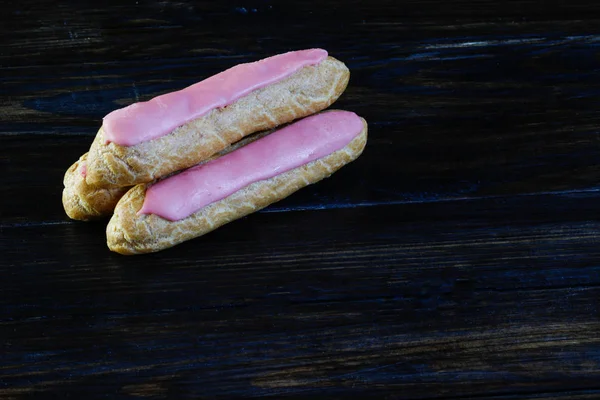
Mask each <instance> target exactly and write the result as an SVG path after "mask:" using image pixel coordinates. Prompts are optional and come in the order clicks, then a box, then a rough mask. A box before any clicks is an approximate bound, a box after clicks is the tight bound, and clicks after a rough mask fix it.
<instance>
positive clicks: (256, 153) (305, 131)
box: [106, 110, 367, 255]
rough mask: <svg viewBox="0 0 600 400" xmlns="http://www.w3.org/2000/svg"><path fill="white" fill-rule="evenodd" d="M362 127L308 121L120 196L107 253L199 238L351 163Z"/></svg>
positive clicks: (341, 114)
mask: <svg viewBox="0 0 600 400" xmlns="http://www.w3.org/2000/svg"><path fill="white" fill-rule="evenodd" d="M366 142H367V123H366V121H365V120H364V119H362V118H360V117H359V116H357V115H356V114H354V113H352V112H348V111H337V110H335V111H326V112H323V113H320V114H316V115H312V116H310V117H307V118H304V119H302V120H300V121H297V122H295V123H293V124H290V125H287V126H285V127H283V128H281V129H278V130H275V131H274V132H272V133H270V134H269V135H267V136H265V137H262V138H260V139H259V140H256V141H254V142H252V143H250V144H248V145H246V146H243V147H241V148H239V149H237V150H235V151H232V152H230V153H228V154H226V155H224V156H221V157H218V158H215V159H213V160H211V161H209V162H206V163H203V164H201V165H198V166H195V167H193V168H190V169H188V170H185V171H183V172H181V173H179V174H176V175H172V176H170V177H168V178H166V179H163V180H161V181H158V182H157V183H154V184H140V185H137V186H135V187H133V188H132V189H131V190H130V191H129V192H127V193H126V194H125V196H123V198H122V199H121V200H120V201H119V203H118V204H117V206H116V208H115V212H114V214H113V216H112V218H111V220H110V222H109V223H108V226H107V229H106V235H107V244H108V247H109V248H110V250H112V251H115V252H117V253H121V254H127V255H129V254H141V253H151V252H156V251H159V250H163V249H166V248H169V247H172V246H175V245H177V244H179V243H181V242H184V241H186V240H189V239H192V238H195V237H198V236H201V235H204V234H206V233H208V232H210V231H212V230H214V229H217V228H218V227H220V226H222V225H224V224H227V223H228V222H231V221H234V220H236V219H238V218H241V217H243V216H246V215H248V214H250V213H253V212H255V211H257V210H260V209H262V208H264V207H266V206H268V205H270V204H272V203H274V202H277V201H279V200H281V199H283V198H285V197H287V196H289V195H290V194H292V193H294V192H295V191H297V190H299V189H301V188H303V187H305V186H307V185H310V184H312V183H315V182H318V181H320V180H321V179H324V178H326V177H328V176H330V175H331V174H332V173H334V172H335V171H337V170H338V169H340V168H341V167H343V166H344V165H346V164H347V163H349V162H351V161H353V160H355V159H356V158H357V157H358V156H359V155H360V154H361V153H362V151H363V149H364V147H365V145H366Z"/></svg>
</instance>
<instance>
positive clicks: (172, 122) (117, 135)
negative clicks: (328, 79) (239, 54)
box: [102, 49, 327, 146]
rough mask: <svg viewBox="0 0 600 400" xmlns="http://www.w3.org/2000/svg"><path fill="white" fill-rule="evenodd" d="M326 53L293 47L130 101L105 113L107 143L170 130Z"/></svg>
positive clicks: (123, 142)
mask: <svg viewBox="0 0 600 400" xmlns="http://www.w3.org/2000/svg"><path fill="white" fill-rule="evenodd" d="M325 58H327V51H325V50H322V49H310V50H299V51H292V52H289V53H284V54H279V55H276V56H273V57H269V58H265V59H263V60H260V61H256V62H253V63H247V64H239V65H236V66H235V67H233V68H230V69H228V70H225V71H223V72H221V73H219V74H217V75H214V76H211V77H210V78H208V79H205V80H203V81H201V82H198V83H196V84H194V85H191V86H188V87H187V88H185V89H182V90H179V91H177V92H171V93H167V94H164V95H161V96H157V97H155V98H153V99H151V100H149V101H146V102H140V103H134V104H131V105H129V106H127V107H125V108H121V109H118V110H115V111H113V112H111V113H110V114H108V115H107V116H106V117H104V120H103V124H102V128H103V130H104V137H105V138H106V143H110V142H114V143H116V144H119V145H121V146H133V145H136V144H138V143H142V142H145V141H148V140H152V139H155V138H158V137H161V136H164V135H167V134H169V133H171V132H172V131H173V130H174V129H175V128H177V127H178V126H181V125H183V124H185V123H186V122H189V121H191V120H193V119H196V118H199V117H201V116H202V115H205V114H206V113H208V112H209V111H211V110H213V109H215V108H219V107H224V106H227V105H229V104H231V103H233V102H234V101H236V100H237V99H239V98H241V97H243V96H245V95H247V94H248V93H250V92H252V91H253V90H257V89H260V88H263V87H265V86H268V85H270V84H272V83H274V82H277V81H280V80H282V79H284V78H287V77H288V76H290V75H292V74H293V73H295V72H296V71H298V70H300V69H301V68H303V67H305V66H308V65H315V64H318V63H320V62H321V61H323V60H324V59H325Z"/></svg>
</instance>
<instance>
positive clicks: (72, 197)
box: [62, 131, 271, 221]
mask: <svg viewBox="0 0 600 400" xmlns="http://www.w3.org/2000/svg"><path fill="white" fill-rule="evenodd" d="M270 132H271V131H264V132H258V133H255V134H253V135H251V136H246V137H245V138H244V139H242V140H240V141H239V142H236V143H234V144H232V145H231V146H229V147H227V148H226V149H224V150H222V151H220V152H218V153H217V154H214V155H213V156H211V157H209V158H208V159H206V160H205V161H203V162H208V161H210V160H212V159H214V158H217V157H221V156H223V155H225V154H227V153H229V152H231V151H233V150H235V149H237V148H240V147H242V146H245V145H246V144H248V143H251V142H253V141H255V140H258V139H260V138H261V137H263V136H266V135H268V134H269V133H270ZM87 157H88V153H85V154H84V155H82V156H81V157H80V158H79V160H77V161H76V162H75V163H74V164H73V165H71V166H70V167H69V169H68V170H67V172H66V173H65V177H64V180H63V184H64V186H65V187H64V189H63V193H62V202H63V207H64V209H65V212H66V213H67V215H68V216H69V218H72V219H76V220H80V221H91V220H94V219H100V218H106V217H109V216H111V215H112V213H113V211H114V209H115V206H116V205H117V203H118V201H119V200H120V199H121V197H123V195H124V194H125V193H127V191H128V190H129V189H131V186H106V187H102V186H93V185H88V184H87V182H86V180H85V178H84V176H83V175H82V174H81V171H80V167H81V165H82V164H84V163H87ZM200 164H202V163H200ZM88 172H89V170H88Z"/></svg>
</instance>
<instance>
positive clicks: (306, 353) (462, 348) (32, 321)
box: [0, 0, 600, 399]
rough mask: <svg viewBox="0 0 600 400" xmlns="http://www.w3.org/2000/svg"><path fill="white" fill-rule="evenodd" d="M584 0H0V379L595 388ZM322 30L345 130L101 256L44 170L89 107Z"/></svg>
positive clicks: (594, 43)
mask: <svg viewBox="0 0 600 400" xmlns="http://www.w3.org/2000/svg"><path fill="white" fill-rule="evenodd" d="M599 17H600V4H599V3H596V2H591V1H570V2H563V3H562V4H558V5H552V6H550V4H549V2H541V1H534V0H528V1H518V2H516V1H509V2H498V1H491V0H480V1H474V0H473V1H453V2H442V1H439V0H425V1H418V2H417V1H410V0H402V1H392V0H375V1H370V2H362V1H356V0H351V1H349V2H344V3H341V2H313V1H303V2H297V3H296V4H292V3H291V2H286V4H284V3H282V2H269V1H239V2H235V3H230V2H204V1H200V2H191V1H178V2H157V1H146V2H144V1H139V2H138V1H106V2H102V4H99V3H98V2H90V1H83V2H75V1H67V2H61V3H60V4H57V3H55V2H50V1H47V0H30V1H28V2H19V3H18V2H10V3H8V4H3V6H2V13H0V21H1V22H2V23H1V24H0V29H1V32H2V35H1V39H0V93H1V96H0V107H1V110H2V111H1V112H2V118H1V120H0V173H1V174H2V177H3V178H2V185H0V199H2V200H1V203H2V207H1V208H0V210H1V215H0V254H1V257H0V276H2V278H3V279H2V282H1V283H0V338H2V340H1V341H0V398H9V399H26V398H37V397H41V398H66V397H71V398H111V399H112V398H114V399H133V398H140V397H142V398H143V397H154V398H165V397H167V398H214V397H223V398H232V397H267V396H270V397H275V398H278V397H284V396H285V397H289V398H315V397H316V398H321V397H329V398H354V397H358V398H390V399H395V398H398V399H400V398H402V399H408V398H410V399H459V398H461V399H466V398H485V399H568V398H569V399H570V398H573V399H594V398H598V397H600V392H599V391H600V384H599V382H600V367H599V366H600V335H599V334H598V332H599V331H600V330H599V329H600V312H599V310H598V299H599V298H600V292H599V288H600V267H599V265H600V263H599V260H600V253H599V250H598V242H599V233H598V232H600V230H599V225H598V218H597V217H596V216H597V215H598V212H599V207H600V206H599V205H598V204H600V202H599V200H600V197H599V196H600V195H599V193H600V192H599V190H598V188H599V187H598V178H599V176H600V171H599V169H598V160H600V145H599V144H600V131H599V130H598V125H599V122H600V121H599V120H600V114H599V113H598V111H597V110H598V99H599V96H598V94H599V92H598V82H599V78H600V76H599V68H598V51H599V47H598V44H599V43H600V41H599V37H600V36H599V32H598V29H597V26H598V20H599ZM313 46H321V47H325V48H327V49H328V50H329V51H330V52H331V54H332V55H334V56H336V57H338V58H340V59H342V60H343V61H345V62H346V63H347V64H348V66H349V67H350V69H351V71H352V78H351V83H350V86H349V88H348V90H347V91H346V93H345V94H344V96H343V97H342V98H341V99H340V101H339V102H338V103H336V107H339V108H345V109H351V110H353V111H356V112H357V113H359V114H361V115H363V116H364V117H365V118H367V120H368V121H369V124H370V139H369V144H368V147H367V149H366V151H365V153H364V154H363V156H361V158H360V159H359V160H358V161H356V162H355V163H353V164H351V165H349V166H347V167H345V168H344V169H342V170H341V171H340V172H338V173H336V174H335V176H334V177H332V178H331V179H328V180H325V181H323V182H321V183H319V184H318V185H314V186H313V187H310V188H307V189H304V190H303V191H301V192H298V193H297V194H295V195H294V196H292V197H290V198H288V199H286V200H284V201H282V202H280V203H278V204H276V205H274V206H272V207H270V208H268V209H266V210H264V212H261V213H257V214H255V215H252V216H249V217H247V218H244V219H243V220H241V221H238V222H236V223H234V224H230V225H228V226H225V227H223V228H221V229H219V230H218V231H216V232H213V233H211V234H210V235H207V236H205V237H203V238H200V239H197V240H194V241H190V242H188V243H185V244H183V245H181V246H178V247H177V248H174V249H171V250H168V251H164V252H162V253H158V254H154V255H148V256H141V257H121V256H118V255H116V254H112V253H110V252H108V250H107V249H106V245H105V243H104V228H105V223H104V222H99V223H91V224H84V223H77V222H72V221H69V220H68V219H67V218H66V216H64V214H63V211H62V208H61V204H60V193H61V190H62V174H63V173H64V170H65V169H66V168H67V167H68V165H70V164H71V163H72V162H73V161H74V160H75V159H77V157H78V156H79V155H80V154H81V153H83V152H84V151H86V149H87V148H88V146H89V144H90V143H91V139H92V137H93V135H94V134H95V131H96V129H97V128H98V126H99V124H100V120H101V118H102V116H103V115H104V114H106V113H107V112H109V111H111V110H113V109H114V108H115V107H120V106H123V105H126V104H129V103H131V102H133V101H138V100H145V99H148V98H150V97H152V96H154V95H157V94H160V93H164V92H166V91H170V90H174V89H179V88H181V87H183V86H185V85H188V84H190V83H193V82H195V81H196V80H198V79H201V78H204V77H206V76H208V75H210V74H213V73H215V72H217V71H220V70H222V69H224V68H227V67H229V66H232V65H234V64H236V63H239V62H245V61H251V60H256V59H258V58H262V57H264V56H267V55H272V54H275V53H279V52H282V51H286V50H289V49H295V48H305V47H313Z"/></svg>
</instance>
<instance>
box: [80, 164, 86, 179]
mask: <svg viewBox="0 0 600 400" xmlns="http://www.w3.org/2000/svg"><path fill="white" fill-rule="evenodd" d="M80 172H81V176H83V177H84V178H85V177H86V175H87V164H86V163H85V162H82V163H81V168H80Z"/></svg>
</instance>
